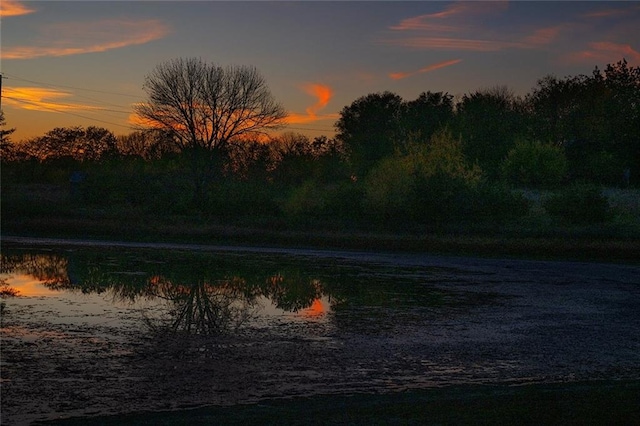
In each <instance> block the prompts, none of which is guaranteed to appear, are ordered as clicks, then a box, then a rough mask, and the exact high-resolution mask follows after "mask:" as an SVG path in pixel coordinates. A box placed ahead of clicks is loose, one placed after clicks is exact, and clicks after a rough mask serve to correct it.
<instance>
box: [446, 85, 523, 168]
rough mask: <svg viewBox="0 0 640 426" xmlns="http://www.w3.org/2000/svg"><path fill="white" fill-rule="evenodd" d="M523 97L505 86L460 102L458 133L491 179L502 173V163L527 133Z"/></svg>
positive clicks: (467, 152) (471, 157) (468, 155)
mask: <svg viewBox="0 0 640 426" xmlns="http://www.w3.org/2000/svg"><path fill="white" fill-rule="evenodd" d="M523 122H524V114H523V112H522V110H521V106H520V100H519V99H518V98H517V97H516V96H515V95H514V94H513V92H512V91H511V90H509V89H508V88H506V87H504V86H500V87H495V88H493V89H488V90H480V91H476V92H474V93H471V94H469V95H464V96H463V97H462V100H461V101H460V102H458V104H457V105H456V125H455V130H456V133H458V134H460V135H461V136H462V142H463V146H464V152H465V156H466V158H467V160H468V161H470V162H471V163H474V162H475V163H477V164H478V165H479V166H480V167H481V168H482V170H483V172H484V173H485V176H486V177H487V178H489V179H496V178H497V177H498V176H499V175H500V164H501V162H502V160H503V159H504V157H505V156H506V155H507V152H509V150H510V149H511V148H512V147H513V146H514V144H515V140H516V139H517V137H518V135H519V134H520V133H521V132H523Z"/></svg>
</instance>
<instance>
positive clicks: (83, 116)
mask: <svg viewBox="0 0 640 426" xmlns="http://www.w3.org/2000/svg"><path fill="white" fill-rule="evenodd" d="M5 98H7V99H11V100H12V101H16V102H21V103H23V104H28V105H34V106H37V107H38V108H44V109H48V110H50V111H55V112H58V113H60V114H67V115H73V116H75V117H80V118H84V119H86V120H92V121H98V122H100V123H105V124H111V125H113V126H118V127H123V128H125V129H129V130H134V128H133V127H131V126H125V125H123V124H118V123H113V122H111V121H105V120H100V119H98V118H92V117H87V116H86V115H81V114H76V113H74V112H69V111H62V110H59V109H56V108H52V107H49V106H45V105H41V104H38V103H36V102H30V101H26V100H24V99H19V98H13V97H11V96H5Z"/></svg>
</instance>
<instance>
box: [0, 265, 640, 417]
mask: <svg viewBox="0 0 640 426" xmlns="http://www.w3.org/2000/svg"><path fill="white" fill-rule="evenodd" d="M307 254H308V255H310V256H328V255H331V256H341V257H342V258H350V259H353V260H357V261H358V262H365V263H367V262H373V263H377V264H387V265H388V264H392V265H396V266H398V267H399V268H403V267H411V268H412V270H414V271H417V272H416V273H419V271H420V268H433V267H436V266H437V267H439V268H442V271H444V272H442V273H441V274H438V275H437V276H431V278H428V277H426V276H425V280H426V279H431V280H433V282H430V283H429V285H430V286H432V287H435V288H443V289H455V290H456V291H457V292H462V293H464V294H466V295H468V296H469V297H467V299H466V300H471V301H476V302H477V303H470V304H467V305H463V306H459V307H457V308H454V309H450V308H447V309H444V308H442V309H435V308H424V307H423V308H412V307H407V308H405V309H402V310H398V311H394V312H381V311H380V310H379V309H377V308H376V307H373V306H366V305H364V306H360V307H358V308H357V310H358V312H354V310H350V311H344V312H343V311H335V312H330V313H328V314H327V315H326V317H323V318H316V319H314V320H309V321H291V320H289V319H286V318H283V319H281V320H278V319H275V320H274V319H273V318H271V319H266V318H263V319H258V320H256V321H254V322H252V323H251V324H249V325H248V326H247V327H245V328H243V329H241V330H240V331H239V332H238V333H236V334H229V335H224V336H217V337H194V336H189V337H185V336H183V337H181V336H172V337H167V336H162V335H154V334H152V333H150V332H148V330H146V331H145V329H144V328H143V327H141V326H140V318H139V312H137V311H135V310H133V309H129V308H127V307H126V306H114V307H113V309H112V310H111V311H108V312H100V314H99V315H98V314H96V315H93V314H90V313H89V314H88V313H86V312H85V311H82V310H81V309H80V308H79V307H78V310H77V311H74V310H73V309H65V310H58V309H55V308H52V307H51V304H50V300H49V299H47V303H45V301H44V300H43V299H42V298H38V297H30V298H26V297H22V298H11V299H6V300H5V303H6V304H5V307H4V309H3V312H2V340H1V380H2V381H1V391H2V412H1V416H2V417H1V423H2V424H3V425H22V424H30V423H31V422H34V421H37V420H48V419H49V420H50V419H56V418H66V417H73V416H89V417H90V416H96V415H105V414H116V413H129V412H138V411H156V410H176V409H182V408H190V407H198V406H206V405H229V404H238V403H250V402H256V401H260V400H263V399H267V398H281V397H292V396H312V395H320V394H333V395H335V394H351V393H356V392H360V393H375V394H378V393H386V392H398V391H403V390H407V389H424V388H430V387H441V386H449V385H462V384H480V383H484V384H513V385H520V384H528V383H557V382H574V381H584V380H597V379H607V380H611V379H614V380H615V379H635V380H637V379H640V267H637V266H628V265H614V264H596V263H570V262H542V261H522V260H489V259H471V258H455V257H433V256H426V255H401V254H398V255H382V254H380V255H372V254H357V253H350V254H345V253H342V254H336V253H334V254H326V253H325V254H322V253H307ZM447 271H451V272H447ZM453 271H455V272H453ZM59 303H60V304H61V305H65V304H66V305H67V308H68V307H69V304H74V303H77V302H75V301H71V300H65V299H64V298H63V297H60V300H59ZM63 311H64V312H66V313H64V314H63V313H62V312H63ZM78 315H82V316H84V317H86V318H85V319H86V320H84V321H78V318H77V316H78ZM74 316H75V317H74Z"/></svg>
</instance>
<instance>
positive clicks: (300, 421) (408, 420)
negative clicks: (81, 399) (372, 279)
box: [50, 381, 640, 425]
mask: <svg viewBox="0 0 640 426" xmlns="http://www.w3.org/2000/svg"><path fill="white" fill-rule="evenodd" d="M50 424H56V425H80V424H82V425H86V424H100V425H120V424H128V425H205V424H221V425H235V424H237V425H242V424H280V425H309V424H354V425H365V424H366V425H393V424H402V425H414V424H415V425H514V424H518V425H605V424H608V425H609V424H610V425H614V424H620V425H622V424H624V425H639V424H640V382H638V381H603V382H600V381H594V382H580V383H570V384H535V385H524V386H479V385H478V386H462V387H446V388H438V389H427V390H413V391H407V392H402V393H389V394H355V395H320V396H314V397H298V398H291V399H273V400H267V401H261V402H259V403H255V404H239V405H232V406H213V407H205V408H194V409H181V410H177V411H165V412H143V413H136V414H128V415H117V416H102V417H93V418H75V419H66V420H58V421H54V422H50Z"/></svg>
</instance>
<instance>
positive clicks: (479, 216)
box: [469, 182, 531, 223]
mask: <svg viewBox="0 0 640 426" xmlns="http://www.w3.org/2000/svg"><path fill="white" fill-rule="evenodd" d="M530 207H531V206H530V202H529V200H527V199H526V198H525V197H524V195H523V194H522V193H519V192H513V191H512V190H511V189H510V188H509V187H508V186H507V185H503V184H489V183H486V182H485V183H483V184H481V185H478V186H477V187H476V188H475V190H474V192H473V205H472V208H471V210H470V212H469V214H470V217H472V218H474V219H475V220H480V221H483V222H492V223H504V222H505V221H508V220H513V219H517V218H520V217H523V216H525V215H526V214H527V213H528V212H529V209H530Z"/></svg>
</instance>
